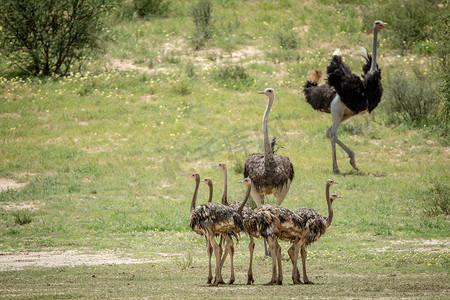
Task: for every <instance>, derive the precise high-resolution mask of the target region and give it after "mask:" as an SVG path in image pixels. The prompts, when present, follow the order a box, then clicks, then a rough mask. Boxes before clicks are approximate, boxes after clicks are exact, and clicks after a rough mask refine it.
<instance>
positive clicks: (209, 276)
mask: <svg viewBox="0 0 450 300" xmlns="http://www.w3.org/2000/svg"><path fill="white" fill-rule="evenodd" d="M206 251H207V252H208V258H209V262H208V270H209V272H208V281H207V282H206V283H207V284H211V281H212V271H211V257H212V253H213V247H212V246H211V243H210V242H209V241H208V240H207V241H206Z"/></svg>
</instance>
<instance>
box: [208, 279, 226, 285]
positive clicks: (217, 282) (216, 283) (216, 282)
mask: <svg viewBox="0 0 450 300" xmlns="http://www.w3.org/2000/svg"><path fill="white" fill-rule="evenodd" d="M219 284H225V282H224V281H223V280H222V279H221V280H214V282H213V283H212V284H211V285H212V286H218V285H219Z"/></svg>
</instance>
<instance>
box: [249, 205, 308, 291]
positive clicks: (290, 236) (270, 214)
mask: <svg viewBox="0 0 450 300" xmlns="http://www.w3.org/2000/svg"><path fill="white" fill-rule="evenodd" d="M252 218H254V219H255V220H256V222H257V226H258V227H257V228H258V231H259V233H260V235H261V236H262V237H264V238H265V239H267V242H268V244H269V249H270V255H271V257H272V278H271V280H270V281H269V282H268V283H267V284H266V285H276V284H278V285H281V284H282V283H283V271H282V266H281V247H280V245H279V244H278V240H277V239H278V238H279V239H282V240H287V241H291V242H294V241H295V239H296V238H297V237H298V236H300V235H301V227H300V226H298V225H297V220H296V216H295V215H294V212H293V211H292V210H290V209H288V208H286V207H281V206H278V205H272V204H265V205H262V206H260V207H257V208H256V209H255V210H254V211H253V216H252Z"/></svg>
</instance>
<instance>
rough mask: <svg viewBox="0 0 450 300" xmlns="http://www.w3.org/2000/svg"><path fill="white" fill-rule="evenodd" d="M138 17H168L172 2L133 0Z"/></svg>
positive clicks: (164, 0) (163, 0)
mask: <svg viewBox="0 0 450 300" xmlns="http://www.w3.org/2000/svg"><path fill="white" fill-rule="evenodd" d="M133 3H134V9H135V11H136V14H137V15H138V17H141V18H144V17H166V16H167V15H168V14H169V8H170V2H169V1H167V0H133Z"/></svg>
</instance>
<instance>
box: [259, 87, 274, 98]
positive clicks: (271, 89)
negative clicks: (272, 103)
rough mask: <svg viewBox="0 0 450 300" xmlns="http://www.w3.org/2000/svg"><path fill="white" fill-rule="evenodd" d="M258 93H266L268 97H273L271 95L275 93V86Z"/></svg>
mask: <svg viewBox="0 0 450 300" xmlns="http://www.w3.org/2000/svg"><path fill="white" fill-rule="evenodd" d="M258 94H265V95H267V97H271V96H273V95H275V93H274V91H273V88H266V89H265V90H264V91H262V92H258Z"/></svg>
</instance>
